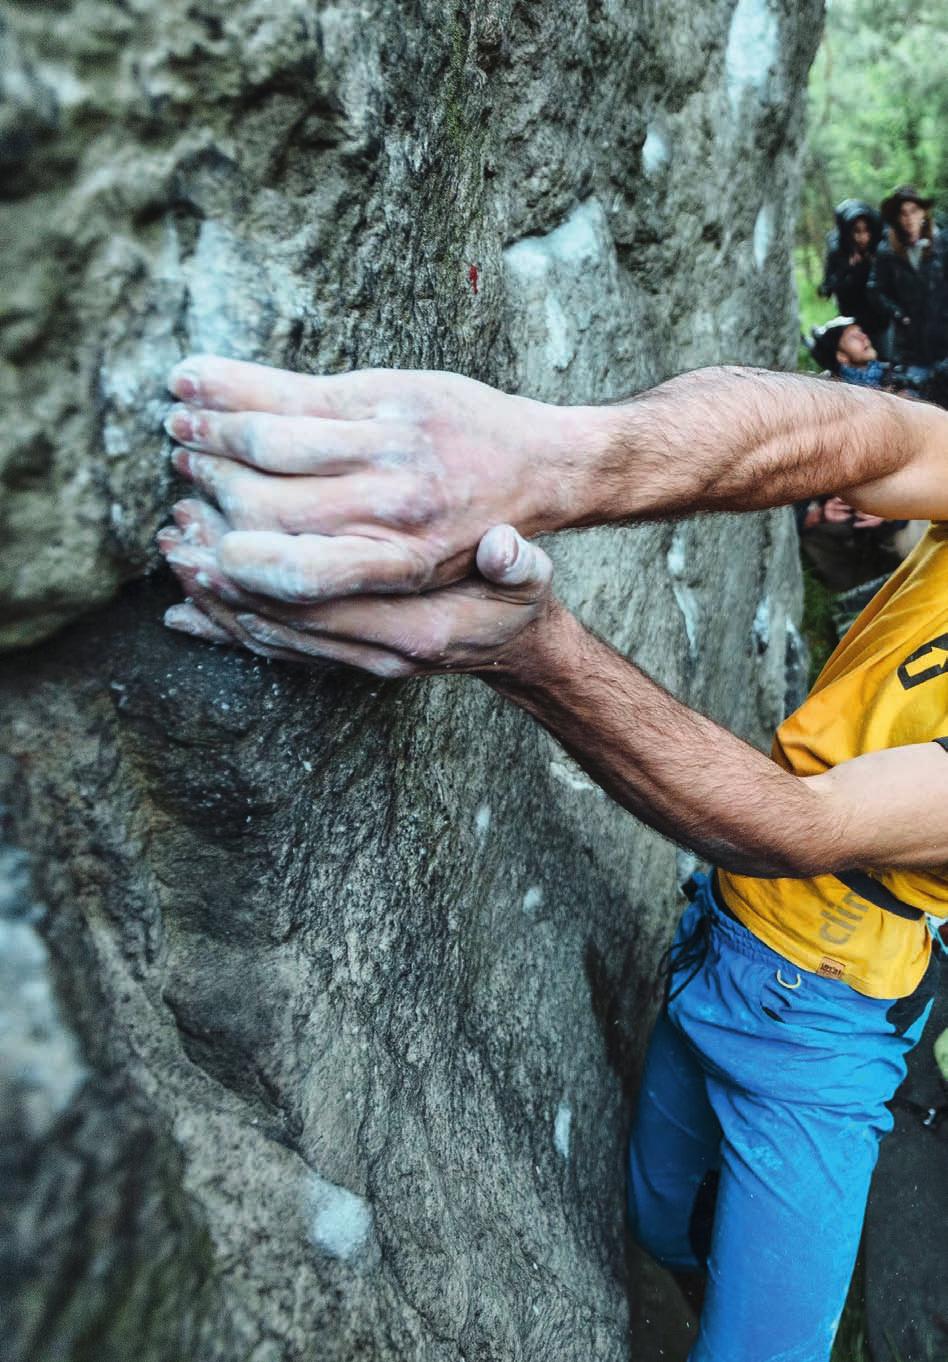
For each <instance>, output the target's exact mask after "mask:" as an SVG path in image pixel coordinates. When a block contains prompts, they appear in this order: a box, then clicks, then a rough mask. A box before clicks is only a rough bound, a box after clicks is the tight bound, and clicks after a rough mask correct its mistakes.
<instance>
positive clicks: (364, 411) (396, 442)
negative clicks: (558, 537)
mask: <svg viewBox="0 0 948 1362" xmlns="http://www.w3.org/2000/svg"><path fill="white" fill-rule="evenodd" d="M169 387H170V388H171V391H172V392H173V393H174V394H175V395H176V396H177V397H178V398H180V399H181V400H182V405H180V406H176V407H175V408H173V410H172V411H171V413H170V414H169V416H168V419H167V421H166V426H167V429H168V431H169V432H170V434H171V435H172V436H173V437H174V438H175V439H176V440H177V441H179V443H180V444H181V445H182V446H185V448H181V449H178V450H177V451H176V452H175V455H174V462H175V465H176V467H177V468H178V470H179V472H181V473H182V474H184V476H186V477H188V478H190V479H191V480H192V481H193V482H194V483H195V485H196V486H197V488H198V489H199V490H200V491H201V492H202V493H203V494H204V495H205V496H207V497H208V498H210V500H212V501H213V502H214V503H216V505H217V506H218V507H219V508H220V510H221V511H222V512H223V513H224V515H225V516H226V518H227V521H228V522H229V526H230V527H231V529H232V531H233V532H232V533H225V534H224V535H223V536H222V537H221V539H220V542H219V545H218V548H217V553H218V557H219V566H220V568H221V569H222V571H223V572H224V573H226V575H227V576H228V577H229V578H230V579H232V581H234V582H236V583H238V584H239V585H240V586H241V587H243V588H244V589H246V590H247V591H252V592H257V593H259V594H261V595H263V596H266V597H268V598H273V599H277V600H282V601H291V602H304V603H305V602H316V601H324V600H327V599H331V598H333V597H339V596H350V595H364V594H366V593H376V594H377V593H403V592H417V591H426V590H429V589H430V588H432V587H435V586H441V585H444V584H446V583H450V582H454V581H459V580H460V579H462V578H463V577H466V576H467V575H468V574H469V573H470V572H471V571H472V569H473V567H474V555H475V552H476V550H477V546H478V543H479V542H480V540H481V538H482V536H483V535H484V534H485V533H486V531H487V530H488V529H490V527H491V526H492V525H497V524H499V523H501V522H510V521H513V522H515V523H516V524H517V525H518V527H519V528H520V530H521V531H522V533H523V534H524V535H527V536H531V535H533V534H535V533H537V532H539V531H541V530H548V529H554V528H557V527H558V526H559V525H562V524H564V523H566V522H567V520H568V514H567V509H566V508H567V507H568V505H569V504H570V502H571V501H572V500H573V499H572V497H571V492H570V480H571V477H572V476H573V474H572V473H571V468H572V467H573V466H574V465H575V445H574V435H573V432H574V430H575V428H576V427H577V418H576V415H575V413H576V412H577V411H578V410H581V409H576V408H568V407H562V408H561V407H553V406H548V405H546V404H545V403H542V402H533V401H530V400H528V399H526V398H522V397H512V396H507V395H505V394H503V393H500V392H497V391H496V390H494V389H493V388H489V387H487V386H486V385H485V384H483V383H478V382H475V381H474V380H473V379H468V378H462V377H461V376H459V375H458V374H449V373H429V372H421V371H419V372H415V371H407V370H406V371H400V370H364V371H361V372H356V373H350V374H341V375H338V376H335V377H311V376H306V375H303V374H294V373H289V372H286V371H284V370H280V369H270V368H266V367H265V366H263V365H259V364H246V363H242V362H239V361H236V360H227V359H218V358H215V357H213V356H194V357H192V358H190V359H186V360H183V361H182V362H181V363H180V364H179V365H177V366H176V367H175V368H174V369H173V370H172V373H171V376H170V378H169ZM288 536H292V537H288Z"/></svg>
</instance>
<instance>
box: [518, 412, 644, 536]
mask: <svg viewBox="0 0 948 1362" xmlns="http://www.w3.org/2000/svg"><path fill="white" fill-rule="evenodd" d="M544 415H545V420H544V421H543V423H542V425H541V428H540V434H539V437H538V438H536V439H535V440H534V441H533V442H532V443H533V450H534V459H535V463H534V468H535V470H536V471H537V473H538V476H537V477H536V478H535V479H533V480H532V481H533V483H534V486H533V488H532V492H533V495H532V496H531V504H530V508H529V512H528V516H529V519H528V521H527V523H528V524H529V526H530V533H531V534H545V533H549V532H551V531H553V530H565V529H575V528H578V527H579V526H582V525H597V524H604V523H606V522H608V521H611V520H616V519H619V518H621V512H620V511H618V510H617V501H618V493H619V490H620V489H619V488H617V487H616V483H617V482H621V478H617V473H618V471H619V470H618V463H619V460H618V459H617V455H616V451H617V448H618V447H619V446H620V444H621V440H622V434H623V430H624V427H625V426H626V425H627V424H628V411H627V408H623V407H592V406H581V407H557V406H552V405H551V406H547V407H545V411H544Z"/></svg>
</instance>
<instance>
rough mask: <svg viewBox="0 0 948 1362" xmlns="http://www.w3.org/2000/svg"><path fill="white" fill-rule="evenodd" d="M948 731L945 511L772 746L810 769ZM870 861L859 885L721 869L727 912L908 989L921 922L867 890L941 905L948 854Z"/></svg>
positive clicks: (781, 939) (920, 951) (757, 929)
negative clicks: (927, 865)
mask: <svg viewBox="0 0 948 1362" xmlns="http://www.w3.org/2000/svg"><path fill="white" fill-rule="evenodd" d="M946 736H948V523H940V524H937V525H932V526H931V527H930V528H929V530H928V532H927V534H926V535H925V536H924V538H923V539H922V540H921V542H920V543H919V544H918V545H917V546H916V547H915V549H914V550H913V552H912V553H911V554H910V555H909V556H908V558H906V560H905V562H904V563H902V565H901V566H900V567H899V568H898V570H897V571H896V572H894V573H893V575H892V576H891V577H890V578H889V580H888V581H887V582H886V584H885V586H884V587H883V588H882V590H881V591H879V592H878V593H877V595H876V596H874V597H873V599H872V600H871V601H870V602H869V604H868V605H867V606H866V608H865V610H864V611H863V612H862V614H861V615H860V616H859V618H858V619H857V620H856V621H855V623H854V624H853V626H852V628H851V629H850V630H849V632H848V633H847V634H846V636H845V638H844V639H843V640H842V642H841V643H840V645H839V647H838V648H837V649H836V651H835V652H834V653H833V655H832V657H831V658H830V659H829V661H828V662H827V664H826V666H825V667H824V668H823V671H822V672H821V673H820V675H819V677H818V679H817V682H816V685H815V686H814V687H813V690H812V691H811V692H810V694H809V695H808V696H807V698H806V700H805V701H804V702H803V704H802V705H801V706H800V708H799V709H798V710H797V711H796V713H795V714H791V715H790V717H789V718H788V719H785V720H784V722H783V723H782V724H781V725H780V727H779V728H778V730H777V734H776V737H775V738H774V745H773V751H772V755H773V758H774V760H775V761H777V762H779V763H780V765H781V766H783V767H784V768H785V769H786V770H788V771H792V772H794V773H795V774H796V775H799V776H810V775H817V774H818V773H819V772H821V771H826V770H829V768H830V767H832V766H836V765H838V764H839V763H840V762H842V761H847V760H849V759H850V758H851V757H857V756H860V755H862V754H863V753H864V752H877V751H879V750H881V749H882V748H886V747H902V746H905V745H906V744H908V743H916V742H931V741H933V740H935V739H938V738H943V737H946ZM945 760H946V761H948V752H946V755H945ZM866 870H867V871H868V872H869V875H870V880H869V881H868V882H862V883H861V886H860V888H861V892H856V888H855V887H854V886H853V884H852V881H851V882H850V884H849V885H846V884H844V883H843V881H842V880H841V879H838V878H837V877H836V876H835V875H817V876H815V877H814V878H813V879H808V880H792V879H774V880H765V879H756V878H753V877H751V876H748V875H735V874H731V873H730V872H725V871H723V870H722V871H720V872H719V876H718V884H719V887H720V892H721V895H722V896H723V898H724V900H725V902H726V904H727V906H728V907H729V908H730V910H731V912H732V913H734V915H735V916H736V917H737V918H739V919H740V921H741V922H743V923H744V925H745V926H747V927H749V928H750V930H751V931H752V932H753V933H754V935H755V936H757V937H759V938H760V939H761V940H762V941H764V942H766V944H767V945H768V946H771V947H772V948H773V949H774V950H776V951H779V953H780V954H781V955H785V956H786V957H787V958H788V959H790V960H792V961H793V962H794V964H796V965H799V966H800V968H801V969H805V970H811V971H813V972H814V973H816V974H821V975H823V976H825V977H827V978H832V979H842V980H843V981H844V982H845V983H847V984H850V985H851V986H852V987H853V988H854V989H856V990H857V991H858V992H860V993H866V994H869V995H870V997H873V998H900V997H905V996H906V995H907V994H909V993H912V992H913V991H914V990H915V988H916V987H917V985H918V983H919V981H920V980H921V977H922V975H923V974H924V972H925V969H926V966H927V964H928V960H929V955H930V952H931V937H930V934H929V932H928V928H927V925H926V923H925V920H924V918H919V919H916V920H914V921H913V920H908V919H907V918H905V917H899V916H897V915H896V914H895V913H892V912H890V911H888V910H886V909H884V908H882V907H879V906H877V904H875V903H873V902H871V901H870V899H869V898H867V897H866V896H865V894H866V892H869V893H871V894H873V896H874V897H876V898H878V897H880V895H882V896H884V894H885V891H886V890H888V891H889V893H890V894H892V895H894V896H895V898H896V899H897V900H899V901H900V902H901V903H902V904H907V905H910V907H914V908H920V909H922V910H923V911H924V912H926V913H934V914H937V915H939V916H948V866H941V867H935V868H932V869H931V870H899V869H886V868H885V867H884V866H867V867H866ZM857 880H858V877H857ZM880 887H881V888H880Z"/></svg>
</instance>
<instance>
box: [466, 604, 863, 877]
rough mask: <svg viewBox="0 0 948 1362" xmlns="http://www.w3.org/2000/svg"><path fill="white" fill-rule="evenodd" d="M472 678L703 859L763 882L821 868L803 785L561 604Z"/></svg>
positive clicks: (824, 826) (830, 825)
mask: <svg viewBox="0 0 948 1362" xmlns="http://www.w3.org/2000/svg"><path fill="white" fill-rule="evenodd" d="M483 676H484V679H485V680H486V681H487V682H488V683H489V684H490V685H491V686H493V687H494V688H495V689H496V690H497V691H499V692H500V693H501V694H502V695H504V696H506V697H507V698H508V699H510V700H513V701H514V702H515V703H516V704H518V705H520V706H521V707H522V708H523V709H526V710H527V711H528V712H529V713H530V714H532V715H533V716H534V717H535V718H536V719H538V720H539V721H540V723H542V724H543V725H544V727H545V728H547V729H548V730H549V731H550V732H551V733H552V734H553V735H554V737H556V738H557V739H559V741H560V742H561V743H562V744H563V746H564V747H565V748H566V749H567V750H568V751H569V752H570V753H571V754H572V755H573V756H574V757H575V758H576V760H577V761H578V762H579V763H580V764H581V765H582V766H583V767H584V768H585V769H586V770H587V771H588V772H589V774H590V775H591V776H592V777H593V779H594V780H595V781H596V782H597V783H598V784H599V785H601V786H602V787H603V789H604V790H606V791H607V793H608V794H610V795H611V796H612V797H613V798H614V799H615V800H616V801H617V802H618V803H620V804H622V805H623V806H624V807H625V808H627V809H629V810H630V812H632V813H634V814H635V815H636V816H637V817H638V818H640V819H641V820H642V821H643V822H645V823H648V824H649V825H650V826H651V827H654V828H656V829H658V831H660V832H662V833H664V834H666V835H667V836H668V837H671V838H672V839H673V840H674V841H676V842H679V843H682V844H683V845H685V846H688V847H691V848H692V849H693V850H694V851H696V852H698V854H699V855H701V856H702V857H705V858H706V859H708V860H710V861H713V862H715V863H716V864H717V865H720V866H723V867H726V868H730V869H733V870H737V871H741V872H743V873H745V874H752V875H762V876H777V875H793V876H796V875H804V874H807V873H814V871H815V870H816V869H817V868H823V869H826V868H828V866H829V862H830V860H831V859H832V857H833V855H834V853H835V851H836V849H837V847H838V844H839V828H838V827H837V826H836V825H835V817H834V813H833V810H832V806H831V805H830V804H829V802H828V801H826V800H824V799H822V798H821V796H820V794H819V793H818V792H817V791H815V790H813V789H811V788H810V782H807V781H805V780H800V779H799V778H797V777H796V776H792V775H789V774H787V773H786V772H785V771H783V770H782V769H781V768H780V767H779V766H777V765H776V764H775V763H774V762H772V761H771V760H770V759H769V758H768V757H765V756H764V755H763V754H762V753H760V752H758V751H757V750H756V749H754V748H752V747H750V746H748V745H747V744H746V743H744V742H742V741H741V740H740V739H739V738H736V737H735V736H734V735H733V734H731V733H729V732H728V731H727V730H726V729H724V728H721V727H720V726H719V725H718V724H715V723H713V722H712V721H711V720H710V719H707V718H705V717H704V716H703V715H701V714H698V713H696V712H695V711H694V710H691V709H688V708H687V707H686V706H685V705H683V704H681V703H680V702H679V701H678V700H676V699H674V697H673V696H671V695H669V694H668V693H667V692H666V691H664V690H663V689H662V688H661V687H660V686H658V685H656V684H655V683H654V682H653V681H651V680H650V679H649V678H648V677H647V676H646V675H645V674H644V673H643V672H641V671H639V670H638V669H637V668H636V667H634V666H633V665H632V664H631V663H629V662H628V661H627V660H626V659H625V658H623V657H621V656H620V655H619V654H618V653H616V652H615V651H614V650H613V649H612V648H610V647H609V646H608V645H607V644H605V643H603V642H602V641H601V640H600V639H598V638H596V637H595V636H594V635H592V634H590V633H589V632H588V631H587V630H586V629H585V628H584V627H583V626H582V625H581V624H579V623H578V621H577V620H575V619H574V618H573V617H572V616H571V615H570V614H569V613H568V612H567V611H566V610H565V609H564V608H563V607H562V606H559V605H554V606H553V607H552V608H551V612H550V614H549V616H547V617H546V618H545V619H544V620H543V621H541V622H538V623H537V624H535V625H533V626H532V627H531V629H530V630H528V631H526V633H525V634H524V635H523V636H522V641H521V643H520V646H519V648H518V649H517V651H516V653H515V654H514V655H513V656H512V658H511V659H508V660H507V661H504V662H502V663H501V664H500V666H499V667H493V668H490V669H488V670H486V671H485V672H484V673H483Z"/></svg>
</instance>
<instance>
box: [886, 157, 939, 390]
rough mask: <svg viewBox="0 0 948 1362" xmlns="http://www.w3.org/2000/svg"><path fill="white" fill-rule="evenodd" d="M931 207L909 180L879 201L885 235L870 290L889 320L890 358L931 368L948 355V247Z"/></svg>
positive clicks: (900, 362)
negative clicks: (880, 202) (890, 330)
mask: <svg viewBox="0 0 948 1362" xmlns="http://www.w3.org/2000/svg"><path fill="white" fill-rule="evenodd" d="M931 207H932V200H931V199H929V198H926V197H925V195H924V194H920V193H919V191H918V190H917V189H915V188H914V186H913V185H910V184H904V185H900V186H899V188H898V189H896V190H894V191H893V193H891V194H890V195H889V197H888V198H887V199H884V200H883V201H882V217H883V219H884V220H885V222H886V223H887V224H888V228H889V231H888V238H887V240H886V241H884V242H883V243H882V245H881V246H880V247H879V250H878V252H877V253H876V257H875V262H874V264H873V266H872V270H871V272H870V275H869V290H868V291H869V297H870V299H871V301H872V303H873V305H874V306H875V307H876V308H877V309H878V311H879V312H881V313H882V314H883V315H884V316H885V317H886V318H888V319H889V320H890V322H891V323H892V328H893V331H892V334H893V349H892V354H891V358H892V359H893V360H894V361H895V363H896V364H901V365H905V366H914V367H916V368H918V369H919V370H922V369H927V370H929V372H930V369H931V366H932V365H933V364H936V363H937V362H938V360H941V359H944V358H945V357H946V356H948V260H946V255H948V250H946V243H945V238H944V236H943V234H942V233H940V232H939V231H938V230H937V228H936V227H935V224H934V222H933V220H932V217H931ZM927 376H928V375H926V377H927ZM919 377H920V375H919Z"/></svg>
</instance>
